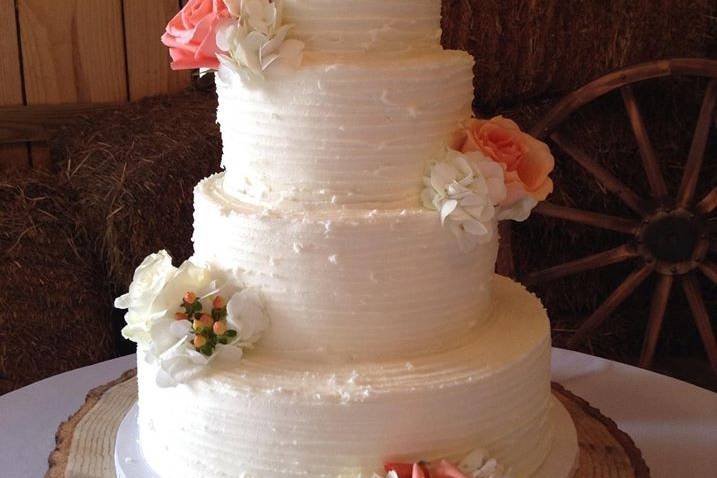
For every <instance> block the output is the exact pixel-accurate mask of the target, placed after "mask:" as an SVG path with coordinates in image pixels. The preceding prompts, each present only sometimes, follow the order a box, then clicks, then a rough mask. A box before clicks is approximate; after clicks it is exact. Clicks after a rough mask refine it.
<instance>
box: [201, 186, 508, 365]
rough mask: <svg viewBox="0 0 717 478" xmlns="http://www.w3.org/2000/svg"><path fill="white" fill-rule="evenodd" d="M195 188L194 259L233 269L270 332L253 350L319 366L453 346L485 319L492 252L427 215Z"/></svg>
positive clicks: (418, 210)
mask: <svg viewBox="0 0 717 478" xmlns="http://www.w3.org/2000/svg"><path fill="white" fill-rule="evenodd" d="M223 177H224V176H223V174H219V175H215V176H213V177H211V178H209V179H206V180H204V181H203V182H202V183H200V184H199V186H198V187H197V189H196V192H195V209H196V212H195V233H194V246H195V256H196V257H197V259H198V260H201V261H203V262H207V263H209V264H213V265H216V266H217V267H223V268H228V269H238V272H239V273H240V274H241V277H242V279H243V280H244V282H245V283H246V285H247V286H249V287H255V288H257V289H258V290H261V291H262V293H263V296H264V300H265V304H266V308H267V312H268V315H269V317H270V318H271V322H272V326H271V328H270V329H269V330H268V331H267V332H266V334H265V335H264V337H263V338H262V342H261V343H260V345H259V347H262V348H266V349H269V350H272V351H274V352H276V353H284V354H287V353H294V354H299V355H310V356H315V357H318V358H321V359H322V360H329V359H333V360H337V359H341V360H362V359H375V358H388V357H392V358H395V357H409V356H416V355H421V354H423V353H427V352H430V351H435V350H441V349H446V348H451V347H456V346H457V345H459V344H460V343H462V342H465V341H466V340H469V339H470V335H471V333H472V332H473V331H475V329H476V327H477V326H478V325H479V324H480V323H481V322H482V321H483V320H485V318H486V317H487V313H488V311H489V307H490V291H491V281H492V277H493V270H494V265H495V259H496V255H497V249H498V238H497V237H493V238H492V239H491V240H490V241H488V242H487V243H485V244H481V245H480V246H478V247H477V248H476V249H474V250H473V251H471V252H469V253H464V252H462V251H461V250H460V249H459V248H458V246H457V244H456V242H455V238H454V237H453V235H452V234H451V232H450V231H448V230H446V229H443V228H441V225H440V219H439V217H438V215H437V214H436V212H435V211H430V210H427V209H425V208H423V207H422V206H421V205H420V204H416V206H415V207H413V208H406V209H377V210H368V209H358V208H347V209H328V210H312V211H286V210H283V209H268V208H261V207H256V206H253V205H249V204H246V203H244V202H242V201H240V200H238V199H235V198H233V197H232V196H229V195H228V194H226V193H225V192H223V190H222V180H223Z"/></svg>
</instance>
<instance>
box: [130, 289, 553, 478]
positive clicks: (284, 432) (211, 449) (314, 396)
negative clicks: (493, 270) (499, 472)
mask: <svg viewBox="0 0 717 478" xmlns="http://www.w3.org/2000/svg"><path fill="white" fill-rule="evenodd" d="M494 302H495V303H494V307H493V312H492V317H491V319H490V320H489V321H487V322H486V323H485V324H483V325H482V328H483V330H481V331H480V333H478V334H477V339H476V341H474V342H472V343H470V344H467V345H463V346H461V347H459V348H456V349H454V350H451V351H448V352H443V353H440V354H433V355H427V356H421V357H418V358H412V359H411V360H410V361H396V360H394V361H387V362H374V363H369V362H361V363H318V362H299V361H292V360H290V359H289V358H287V357H279V356H276V355H273V354H269V353H263V352H261V351H260V350H257V351H249V352H248V353H247V354H246V356H245V357H244V359H243V360H242V361H241V362H239V363H237V362H236V361H232V360H230V359H228V358H226V357H224V356H219V357H218V358H217V360H216V361H214V362H213V363H212V366H211V367H210V370H209V371H208V372H207V373H206V374H205V375H203V376H202V377H200V378H197V379H194V380H193V381H191V382H190V383H188V384H180V385H178V386H176V387H172V388H160V387H158V386H157V385H156V384H155V380H154V376H155V371H154V370H153V366H152V365H150V364H147V363H146V362H145V361H144V360H143V358H142V356H141V354H140V356H139V359H138V379H139V430H140V445H141V448H142V451H143V454H144V456H145V458H146V460H147V461H148V462H149V463H150V464H151V466H152V467H153V468H154V469H155V470H156V471H157V473H158V474H159V475H160V476H162V477H183V476H202V477H230V476H231V477H237V476H239V477H241V476H244V477H261V478H274V477H276V478H279V477H286V476H306V477H332V478H333V477H346V478H348V477H351V478H355V477H359V476H360V477H364V478H367V477H371V476H372V474H373V473H379V474H381V473H382V470H383V464H384V463H385V462H387V461H402V462H413V461H418V460H421V459H423V460H433V459H439V458H446V459H449V460H456V461H458V460H460V459H461V458H463V456H465V455H466V454H467V453H469V452H470V451H471V450H474V449H476V448H482V449H485V450H487V451H488V452H489V453H490V454H491V456H493V457H494V458H496V459H497V460H498V461H499V462H500V463H501V464H503V465H505V466H507V467H510V468H511V469H512V470H513V476H515V477H519V478H523V477H530V476H531V475H533V474H534V473H535V471H536V470H538V468H539V467H540V466H541V464H542V463H543V461H544V460H545V457H546V456H547V455H548V453H549V451H550V446H551V443H552V442H553V441H552V436H551V434H552V427H551V421H550V420H549V416H550V407H551V406H552V405H551V399H550V397H551V393H550V327H549V322H548V318H547V316H546V313H545V311H544V309H543V307H542V305H541V304H540V301H539V300H538V299H537V298H535V297H534V296H533V295H531V294H530V293H529V292H527V291H526V290H525V289H524V288H523V287H522V286H520V285H519V284H516V283H514V282H512V281H510V280H508V279H505V278H502V277H496V280H495V292H494ZM381 476H383V475H381ZM554 478H564V477H554Z"/></svg>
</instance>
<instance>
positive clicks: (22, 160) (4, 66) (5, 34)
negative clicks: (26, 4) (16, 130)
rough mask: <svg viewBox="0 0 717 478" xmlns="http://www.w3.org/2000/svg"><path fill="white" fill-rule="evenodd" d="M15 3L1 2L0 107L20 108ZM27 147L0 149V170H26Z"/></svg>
mask: <svg viewBox="0 0 717 478" xmlns="http://www.w3.org/2000/svg"><path fill="white" fill-rule="evenodd" d="M21 70H22V68H21V65H20V47H19V45H18V41H17V23H16V16H15V0H0V106H14V105H21V104H23V93H22V76H21ZM28 165H29V161H28V151H27V146H26V145H24V144H18V145H0V169H2V168H19V169H23V168H27V167H28Z"/></svg>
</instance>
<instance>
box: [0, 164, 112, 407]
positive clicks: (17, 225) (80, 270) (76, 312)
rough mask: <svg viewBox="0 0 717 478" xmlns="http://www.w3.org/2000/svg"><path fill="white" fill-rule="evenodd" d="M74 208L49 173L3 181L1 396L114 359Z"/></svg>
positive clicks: (102, 297) (103, 300)
mask: <svg viewBox="0 0 717 478" xmlns="http://www.w3.org/2000/svg"><path fill="white" fill-rule="evenodd" d="M72 209H73V207H72V197H71V195H69V194H68V189H67V188H66V187H64V185H63V184H60V183H58V181H57V178H56V177H55V176H53V175H49V174H45V173H41V172H33V173H31V174H30V175H28V176H25V177H8V178H6V179H4V180H3V181H2V182H1V183H0V224H2V225H3V227H2V229H0V290H1V291H2V293H0V395H1V394H3V393H6V392H9V391H10V390H13V389H15V388H19V387H21V386H24V385H26V384H29V383H31V382H34V381H36V380H40V379H42V378H45V377H48V376H50V375H54V374H57V373H60V372H64V371H66V370H71V369H74V368H77V367H82V366H85V365H90V364H93V363H96V362H99V361H102V360H107V359H109V358H112V357H113V356H114V347H113V345H114V344H113V340H112V332H111V328H110V321H109V314H110V302H109V297H107V295H106V293H105V292H104V290H103V288H102V286H101V284H102V283H103V281H102V279H101V278H99V277H98V271H97V267H96V264H95V263H94V262H93V258H92V257H91V256H90V255H88V254H87V253H86V252H85V250H84V240H85V237H84V235H83V233H82V231H81V228H79V227H78V225H77V223H76V222H75V217H74V214H73V211H72ZM98 284H99V286H98Z"/></svg>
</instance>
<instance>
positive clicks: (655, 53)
mask: <svg viewBox="0 0 717 478" xmlns="http://www.w3.org/2000/svg"><path fill="white" fill-rule="evenodd" d="M443 11H444V18H443V31H444V36H443V43H444V45H445V46H447V47H450V48H456V49H464V50H468V51H470V52H471V53H472V54H473V56H474V57H475V59H476V68H475V73H476V79H475V88H476V106H477V107H478V108H479V109H487V110H491V109H492V108H494V107H495V106H496V105H504V106H505V105H508V104H515V103H516V102H519V101H522V100H525V99H528V98H535V97H539V96H544V95H552V94H556V93H564V92H567V91H569V90H572V89H574V88H576V87H578V86H581V85H583V84H585V83H587V82H588V81H590V80H592V79H594V78H597V77H599V76H601V75H603V74H605V73H607V72H608V71H610V70H613V69H616V68H620V67H622V66H626V65H630V64H635V63H639V62H643V61H649V60H655V59H659V58H667V57H678V56H700V57H702V56H707V55H708V54H709V52H710V47H709V45H710V44H711V45H713V46H714V43H715V42H714V35H715V30H714V29H715V23H717V21H715V15H717V3H715V2H714V0H660V1H655V0H609V1H605V0H573V1H570V2H565V1H562V0H539V1H531V2H526V1H525V0H444V3H443ZM710 42H712V43H710ZM712 51H713V52H714V48H713V47H712Z"/></svg>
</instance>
